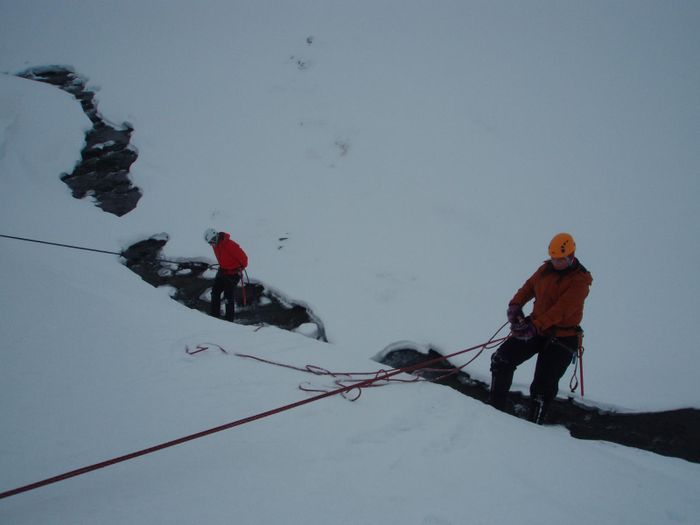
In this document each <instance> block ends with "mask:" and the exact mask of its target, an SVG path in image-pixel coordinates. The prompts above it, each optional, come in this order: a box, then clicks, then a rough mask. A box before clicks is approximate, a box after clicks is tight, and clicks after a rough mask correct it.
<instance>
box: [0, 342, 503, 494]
mask: <svg viewBox="0 0 700 525" xmlns="http://www.w3.org/2000/svg"><path fill="white" fill-rule="evenodd" d="M506 339H507V337H503V338H501V339H498V340H494V339H493V338H492V339H491V340H489V341H488V342H486V343H483V344H480V345H476V346H473V347H471V348H467V349H465V350H460V351H459V352H455V353H453V354H450V355H446V356H440V357H436V358H434V359H429V360H427V361H424V362H422V363H418V364H416V365H411V366H407V367H404V368H394V369H392V370H390V371H383V370H381V371H379V372H377V373H375V375H374V377H370V378H369V379H364V380H361V381H359V382H357V383H355V384H352V385H344V386H340V387H339V388H337V389H334V390H330V391H327V392H322V393H320V394H318V395H316V396H314V397H310V398H308V399H303V400H301V401H296V402H294V403H290V404H288V405H284V406H281V407H278V408H274V409H272V410H267V411H265V412H260V413H259V414H255V415H252V416H248V417H244V418H242V419H238V420H236V421H232V422H230V423H226V424H224V425H220V426H218V427H214V428H210V429H208V430H203V431H201V432H196V433H195V434H190V435H189V436H184V437H181V438H178V439H173V440H171V441H166V442H165V443H161V444H159V445H154V446H152V447H148V448H144V449H143V450H138V451H136V452H131V453H130V454H125V455H123V456H118V457H115V458H112V459H108V460H106V461H101V462H99V463H95V464H93V465H88V466H85V467H82V468H79V469H75V470H71V471H69V472H65V473H63V474H59V475H58V476H53V477H50V478H47V479H44V480H41V481H37V482H34V483H30V484H29V485H24V486H22V487H17V488H14V489H12V490H7V491H5V492H0V499H4V498H9V497H10V496H16V495H17V494H21V493H23V492H29V491H30V490H35V489H38V488H40V487H45V486H47V485H51V484H53V483H58V482H59V481H64V480H67V479H70V478H74V477H76V476H80V475H82V474H87V473H88V472H93V471H95V470H99V469H102V468H105V467H109V466H111V465H116V464H117V463H122V462H124V461H128V460H130V459H135V458H138V457H140V456H145V455H146V454H151V453H153V452H157V451H159V450H163V449H166V448H170V447H174V446H176V445H181V444H183V443H187V442H188V441H192V440H194V439H199V438H202V437H205V436H208V435H211V434H215V433H217V432H222V431H224V430H228V429H231V428H234V427H237V426H240V425H244V424H246V423H251V422H253V421H257V420H258V419H263V418H265V417H268V416H272V415H274V414H279V413H280V412H285V411H287V410H291V409H293V408H296V407H299V406H302V405H306V404H308V403H313V402H314V401H318V400H320V399H324V398H326V397H331V396H335V395H338V394H344V393H348V392H350V391H352V390H355V389H357V390H358V391H360V392H361V389H362V388H366V387H370V386H372V384H373V383H375V382H377V381H380V380H384V381H386V380H388V379H389V378H390V377H393V376H395V375H398V374H401V373H408V372H412V371H415V370H418V369H421V368H425V367H426V366H428V365H431V364H434V363H438V362H441V361H445V360H447V359H449V358H451V357H455V356H457V355H460V354H464V353H466V352H471V351H473V350H477V349H479V348H481V349H482V350H483V349H484V348H485V347H487V346H488V345H491V344H496V343H500V342H502V341H505V340H506ZM213 346H216V347H218V348H219V349H220V350H221V351H222V352H224V353H226V351H225V350H224V349H223V348H222V347H221V346H219V345H213ZM204 350H206V348H202V347H201V345H199V346H198V347H197V349H196V350H195V351H193V352H190V351H189V348H187V349H186V351H187V353H188V354H190V355H192V354H196V353H199V352H202V351H204ZM256 359H259V358H256ZM285 366H288V367H290V368H294V367H291V366H289V365H285ZM312 373H313V372H312Z"/></svg>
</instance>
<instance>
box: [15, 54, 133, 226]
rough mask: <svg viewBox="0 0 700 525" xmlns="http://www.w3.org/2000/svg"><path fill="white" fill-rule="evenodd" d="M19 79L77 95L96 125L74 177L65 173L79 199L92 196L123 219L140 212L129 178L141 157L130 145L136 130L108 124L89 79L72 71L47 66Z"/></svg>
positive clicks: (86, 141)
mask: <svg viewBox="0 0 700 525" xmlns="http://www.w3.org/2000/svg"><path fill="white" fill-rule="evenodd" d="M18 76H20V77H22V78H27V79H30V80H36V81H38V82H45V83H47V84H51V85H53V86H57V87H58V88H60V89H62V90H63V91H66V92H68V93H70V94H71V95H73V96H74V97H75V98H76V99H77V100H78V101H79V102H80V105H81V106H82V108H83V111H84V112H85V115H87V117H88V118H89V119H90V121H91V122H92V124H93V127H92V129H90V131H88V132H87V133H86V135H85V147H84V148H83V150H82V151H81V158H82V160H81V161H80V162H79V163H78V164H77V165H76V166H75V169H74V170H73V172H72V173H70V174H68V173H64V174H62V175H61V180H62V181H63V182H65V183H66V184H67V185H68V187H69V188H70V189H71V191H72V193H73V197H75V198H76V199H82V198H85V197H86V196H92V197H93V198H94V199H95V202H96V205H97V206H98V207H99V208H101V209H102V210H104V211H106V212H109V213H113V214H114V215H117V216H119V217H121V216H122V215H125V214H126V213H129V212H130V211H131V210H133V209H134V208H136V205H137V203H138V201H139V199H140V198H141V196H142V193H141V190H140V189H139V188H137V187H135V186H134V185H133V184H132V182H131V180H130V178H129V169H130V167H131V165H132V164H133V163H134V162H135V161H136V158H137V157H138V154H137V152H136V150H135V149H134V148H133V147H132V146H131V145H130V140H131V133H132V131H133V128H132V127H131V126H130V125H129V124H127V123H124V124H123V125H122V126H121V127H120V128H117V127H114V126H112V125H111V124H109V123H107V122H106V121H105V120H104V118H103V117H102V115H100V113H99V111H98V110H97V104H96V102H95V93H94V92H93V91H89V90H88V89H87V88H86V82H85V79H83V78H82V77H80V76H79V75H77V74H76V73H75V72H74V71H72V70H71V69H70V68H66V67H63V66H45V67H36V68H31V69H28V70H27V71H24V72H23V73H20V74H19V75H18Z"/></svg>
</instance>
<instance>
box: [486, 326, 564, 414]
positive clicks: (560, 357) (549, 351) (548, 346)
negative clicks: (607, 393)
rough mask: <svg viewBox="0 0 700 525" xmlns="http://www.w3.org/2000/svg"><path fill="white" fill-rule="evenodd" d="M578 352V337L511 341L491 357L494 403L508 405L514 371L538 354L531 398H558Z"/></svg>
mask: <svg viewBox="0 0 700 525" xmlns="http://www.w3.org/2000/svg"><path fill="white" fill-rule="evenodd" d="M577 348H578V337H577V336H572V337H559V338H556V339H552V338H548V337H542V336H539V335H537V336H535V337H533V338H532V339H529V340H527V341H522V340H520V339H516V338H513V337H511V338H510V339H507V340H506V342H505V343H503V344H502V345H501V347H500V348H499V349H498V350H496V352H494V354H493V355H492V356H491V402H492V403H493V404H494V405H496V406H498V405H499V404H500V405H501V406H503V404H505V401H506V398H507V396H508V391H509V390H510V387H511V384H512V383H513V374H514V373H515V369H516V368H517V367H518V366H520V365H521V364H522V363H524V362H525V361H527V360H528V359H530V358H531V357H533V356H534V355H535V354H537V364H536V365H535V377H534V378H533V380H532V383H531V384H530V396H531V397H532V398H535V397H540V398H542V399H544V401H545V402H549V401H551V400H552V399H554V398H555V397H556V396H557V392H558V391H559V380H560V379H561V378H562V376H563V375H564V373H565V372H566V369H567V368H568V367H569V363H571V361H572V357H573V355H574V353H575V352H576V350H577Z"/></svg>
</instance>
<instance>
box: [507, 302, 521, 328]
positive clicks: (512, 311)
mask: <svg viewBox="0 0 700 525" xmlns="http://www.w3.org/2000/svg"><path fill="white" fill-rule="evenodd" d="M506 316H507V317H508V322H509V323H510V324H513V323H517V322H520V321H521V320H522V319H523V318H524V317H525V315H523V307H522V306H520V305H519V304H509V305H508V310H507V311H506Z"/></svg>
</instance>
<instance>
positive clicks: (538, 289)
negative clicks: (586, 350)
mask: <svg viewBox="0 0 700 525" xmlns="http://www.w3.org/2000/svg"><path fill="white" fill-rule="evenodd" d="M592 282H593V277H591V274H590V273H589V272H588V270H586V269H585V268H584V267H583V265H581V264H580V263H579V262H578V259H576V260H574V264H573V265H572V266H571V267H570V268H568V269H566V270H562V271H557V270H555V269H554V268H553V267H552V263H550V262H549V261H546V262H545V263H544V264H543V265H542V266H540V267H539V268H538V269H537V271H536V272H535V273H534V274H532V277H530V278H529V279H528V280H527V281H525V284H524V285H523V286H522V288H520V290H518V291H517V293H516V294H515V295H514V296H513V298H512V299H511V300H510V304H517V305H520V306H522V305H524V304H525V303H527V302H528V301H529V300H530V299H533V298H534V299H535V304H534V306H533V308H532V314H531V315H530V319H531V320H532V324H533V325H534V326H535V328H536V329H537V333H539V334H540V335H551V336H557V337H565V336H570V335H576V329H577V326H578V325H579V323H580V322H581V319H583V302H584V301H585V299H586V297H587V296H588V291H589V289H590V287H591V283H592Z"/></svg>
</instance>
